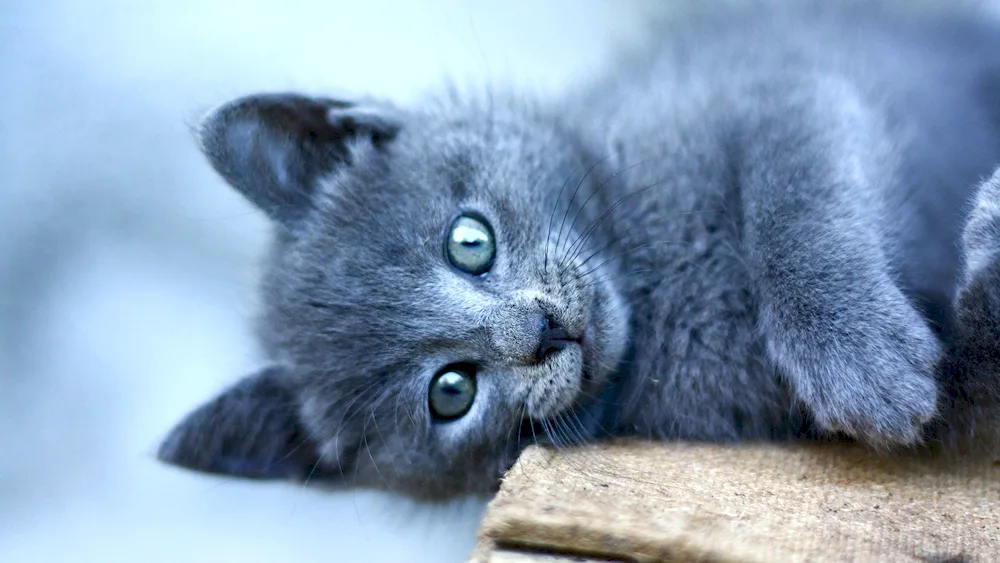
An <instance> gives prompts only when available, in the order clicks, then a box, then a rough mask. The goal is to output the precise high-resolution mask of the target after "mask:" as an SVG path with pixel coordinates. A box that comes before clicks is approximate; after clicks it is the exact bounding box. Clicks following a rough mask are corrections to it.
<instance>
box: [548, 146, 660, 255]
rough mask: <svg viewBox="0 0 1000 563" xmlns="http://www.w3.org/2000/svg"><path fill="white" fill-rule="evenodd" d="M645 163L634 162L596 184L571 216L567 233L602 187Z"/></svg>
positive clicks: (644, 161)
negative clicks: (571, 219) (571, 220)
mask: <svg viewBox="0 0 1000 563" xmlns="http://www.w3.org/2000/svg"><path fill="white" fill-rule="evenodd" d="M645 163H646V160H640V161H639V162H636V163H635V164H633V165H631V166H627V167H625V168H622V169H621V170H619V171H617V172H615V173H614V174H612V175H611V176H608V178H607V179H606V180H604V181H603V182H601V183H600V184H598V185H597V187H595V188H594V189H593V190H592V191H591V192H590V195H589V196H587V199H586V200H584V202H583V205H581V206H580V207H579V209H577V211H576V215H574V216H573V222H572V223H570V224H569V231H568V232H570V233H572V232H573V227H575V226H576V222H577V221H578V220H579V219H580V214H581V213H583V210H584V209H585V208H586V207H587V204H588V203H590V200H591V199H593V197H594V196H595V195H597V193H598V192H599V191H601V190H602V189H604V186H606V185H608V184H609V183H610V182H611V181H612V180H614V179H615V178H617V177H618V175H619V174H623V173H625V172H628V171H629V170H632V169H633V168H635V167H636V166H639V165H641V164H645ZM572 203H573V200H572V199H571V200H570V204H572ZM561 228H562V227H561V226H560V232H561ZM574 243H575V241H574ZM558 250H559V248H558V243H557V245H556V251H557V252H558Z"/></svg>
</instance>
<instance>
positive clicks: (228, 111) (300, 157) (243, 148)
mask: <svg viewBox="0 0 1000 563" xmlns="http://www.w3.org/2000/svg"><path fill="white" fill-rule="evenodd" d="M400 127H401V126H400V124H399V122H398V121H397V120H396V119H395V118H394V117H393V115H392V112H390V111H388V110H384V109H381V108H375V107H373V106H359V105H356V104H355V103H353V102H347V101H341V100H334V99H329V98H313V97H308V96H303V95H300V94H291V93H275V94H256V95H251V96H246V97H242V98H238V99H236V100H233V101H231V102H229V103H227V104H224V105H223V106H221V107H220V108H218V109H216V110H215V111H213V112H212V113H211V114H209V116H208V117H207V118H206V119H205V120H204V121H203V122H202V124H201V126H200V128H199V132H198V136H199V140H200V143H201V147H202V152H203V153H204V154H205V155H206V156H207V157H208V160H209V162H210V163H211V164H212V167H213V168H214V169H215V170H216V172H218V173H219V175H221V176H222V177H223V178H224V179H225V180H226V181H227V182H228V183H229V184H230V185H232V186H233V187H234V188H236V189H237V190H238V191H239V192H240V193H241V194H243V196H244V197H246V198H247V199H248V200H249V201H250V202H252V203H253V204H254V205H256V206H257V207H258V208H260V209H261V210H262V211H263V212H264V213H266V214H267V215H268V217H270V218H271V219H272V220H275V221H277V222H278V223H279V224H282V225H284V226H286V227H294V225H295V223H296V222H297V221H298V220H299V219H301V218H302V216H303V215H305V213H306V212H307V211H308V210H309V208H310V207H311V204H312V200H313V195H314V192H315V190H316V183H317V180H318V179H319V178H321V177H322V176H324V175H326V174H329V173H331V172H333V171H334V170H336V169H337V167H338V166H343V165H347V164H349V162H348V160H349V158H350V150H349V148H350V147H349V145H350V143H352V142H371V143H373V144H375V145H376V146H381V145H382V143H385V142H387V141H389V140H391V139H393V138H394V137H395V136H396V134H397V133H398V132H399V130H400Z"/></svg>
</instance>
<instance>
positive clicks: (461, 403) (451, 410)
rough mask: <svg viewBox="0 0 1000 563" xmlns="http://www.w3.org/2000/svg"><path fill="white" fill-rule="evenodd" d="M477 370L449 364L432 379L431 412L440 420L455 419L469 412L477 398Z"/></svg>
mask: <svg viewBox="0 0 1000 563" xmlns="http://www.w3.org/2000/svg"><path fill="white" fill-rule="evenodd" d="M474 375H475V372H474V370H473V369H472V368H470V367H459V366H448V367H447V368H445V370H444V371H442V372H441V373H439V374H438V375H437V376H435V377H434V380H433V381H431V389H430V393H429V402H430V407H431V414H432V415H434V418H436V419H438V420H455V419H456V418H461V417H462V416H464V415H465V413H467V412H469V408H470V407H472V401H473V400H474V399H475V398H476V379H475V377H474Z"/></svg>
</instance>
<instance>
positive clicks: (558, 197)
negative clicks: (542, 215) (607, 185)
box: [542, 163, 583, 273]
mask: <svg viewBox="0 0 1000 563" xmlns="http://www.w3.org/2000/svg"><path fill="white" fill-rule="evenodd" d="M581 168H583V164H582V163H581V164H580V165H579V166H577V167H576V168H575V169H574V170H573V172H572V173H571V174H570V175H569V176H566V179H565V180H564V181H563V183H562V186H560V187H559V193H558V194H556V201H555V203H554V204H553V205H552V211H551V212H550V213H549V226H548V228H547V229H546V230H545V266H544V268H543V270H542V271H543V272H545V273H548V271H549V239H550V237H551V236H552V221H553V220H554V219H555V217H556V211H558V210H559V202H560V201H561V200H562V194H563V191H564V190H565V189H566V186H568V185H569V181H570V179H571V178H573V176H576V173H577V172H579V171H580V169H581Z"/></svg>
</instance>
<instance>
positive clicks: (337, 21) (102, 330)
mask: <svg viewBox="0 0 1000 563" xmlns="http://www.w3.org/2000/svg"><path fill="white" fill-rule="evenodd" d="M646 4H649V3H648V2H646V3H639V2H622V1H618V0H615V1H611V0H606V1H601V0H559V1H555V0H547V1H542V2H533V1H530V0H517V1H513V0H490V1H484V0H475V1H462V0H433V1H428V0H423V1H419V2H418V1H403V0H400V1H398V2H387V1H382V2H371V1H357V2H346V1H327V2H323V1H319V0H317V1H313V2H278V1H274V2H255V1H252V0H227V1H215V2H209V1H204V2H198V1H187V2H171V1H139V0H136V1H134V2H130V1H128V0H118V1H113V0H93V1H83V0H77V1H71V0H21V1H18V0H5V1H0V562H4V563H21V562H35V561H44V562H49V561H73V562H76V561H81V562H82V561H86V562H90V561H92V562H102V563H103V562H108V563H113V562H125V561H135V562H146V561H149V562H156V561H164V562H166V561H190V562H200V561H247V562H270V561H296V562H300V563H306V562H311V561H429V562H431V561H433V562H447V561H462V560H464V559H465V557H466V555H467V554H468V552H469V550H470V549H471V548H472V546H473V543H474V534H475V530H476V526H477V520H478V518H479V516H480V514H481V511H482V506H481V505H480V504H478V503H464V504H461V505H458V506H453V507H448V508H446V509H440V510H429V509H426V508H414V507H413V506H412V505H410V504H408V503H406V502H403V501H399V500H394V499H392V498H390V497H387V496H383V495H378V494H372V493H357V492H356V493H344V494H332V495H331V494H321V493H319V492H316V491H312V490H303V489H301V488H297V487H294V486H290V485H284V484H277V485H265V484H259V483H249V484H248V483H242V482H238V481H233V480H224V479H218V478H209V477H200V476H196V475H193V474H189V473H183V472H179V471H175V470H171V469H169V468H166V467H164V466H161V465H160V464H158V463H156V462H155V461H154V459H153V451H154V449H155V446H156V444H157V441H158V439H159V438H160V437H161V436H162V435H163V433H164V432H166V431H167V429H168V428H169V426H170V425H171V424H172V423H174V422H175V421H177V419H178V418H179V417H181V416H182V415H183V414H184V413H186V412H187V411H188V410H190V409H191V408H193V407H195V406H196V405H197V404H198V403H200V402H201V401H203V400H205V399H207V398H209V397H210V396H211V395H212V394H213V393H214V392H216V391H218V390H219V389H221V388H222V387H223V386H225V385H226V384H228V383H230V382H231V381H233V380H234V379H235V378H237V377H238V376H240V375H242V374H243V373H245V372H247V371H248V370H250V369H252V368H254V367H256V366H258V365H259V364H258V362H259V357H258V356H257V353H256V350H255V348H254V342H253V340H252V338H251V333H250V320H251V318H252V314H253V311H254V308H255V303H254V299H255V295H254V282H255V278H256V275H257V271H256V266H257V263H258V260H259V258H260V254H261V251H262V248H263V244H264V242H265V240H266V238H265V237H266V234H267V231H266V223H265V222H264V221H263V219H262V218H261V217H260V215H259V214H257V213H256V212H254V211H253V209H251V208H250V207H249V206H248V205H247V204H246V203H244V202H243V201H242V200H241V199H240V198H239V197H237V196H236V195H235V194H234V193H233V192H231V191H230V190H229V189H227V188H225V187H224V186H223V184H222V183H221V182H220V181H219V180H218V179H217V178H216V177H215V176H214V175H213V174H212V172H211V171H210V170H209V168H208V166H207V165H206V164H204V163H203V161H202V159H201V157H200V156H199V154H198V153H197V152H196V150H195V146H194V143H193V142H192V140H191V137H190V135H189V133H188V130H187V125H188V124H189V123H193V122H194V121H195V120H197V118H198V117H199V116H200V115H202V114H203V112H204V111H205V110H207V109H209V108H210V107H212V106H213V105H214V104H217V103H220V102H222V101H225V100H227V99H228V98H231V97H235V96H238V95H241V94H245V93H249V92H251V91H254V90H280V89H303V90H307V91H313V92H323V93H329V92H334V93H336V92H347V93H370V94H376V95H381V96H386V97H389V98H390V99H393V100H397V101H400V102H406V101H407V100H411V99H413V98H414V97H415V95H416V94H418V93H419V92H420V91H421V90H423V89H426V88H429V87H433V86H435V85H438V84H440V83H441V80H442V78H443V77H444V76H446V75H447V76H450V77H452V78H455V79H457V80H459V81H460V82H461V81H470V82H473V83H481V84H485V83H487V82H492V83H494V84H497V85H503V84H510V83H517V84H521V85H522V86H523V87H524V88H525V91H534V92H539V93H540V94H541V95H545V94H548V93H551V92H555V91H557V90H559V89H560V88H563V87H566V86H567V85H568V84H570V83H571V81H572V79H573V78H574V77H576V76H580V75H582V74H585V73H586V72H588V71H589V70H590V69H591V68H592V67H594V66H595V65H597V64H598V63H599V62H600V61H601V59H602V56H603V55H604V53H605V52H606V51H607V50H608V49H609V48H610V46H611V45H612V44H613V43H614V42H615V41H617V40H620V39H623V38H624V39H627V38H629V37H634V31H635V29H636V28H637V26H638V25H639V22H640V20H641V13H642V10H643V9H644V6H645V5H646Z"/></svg>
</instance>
